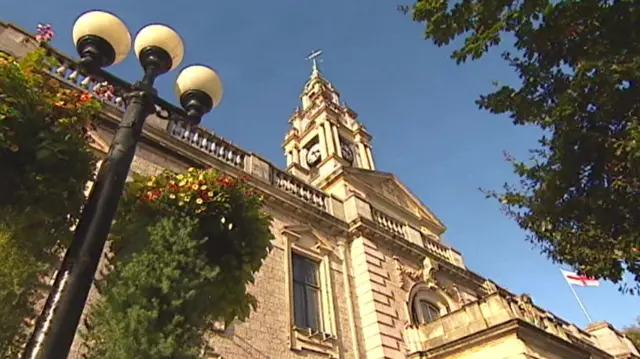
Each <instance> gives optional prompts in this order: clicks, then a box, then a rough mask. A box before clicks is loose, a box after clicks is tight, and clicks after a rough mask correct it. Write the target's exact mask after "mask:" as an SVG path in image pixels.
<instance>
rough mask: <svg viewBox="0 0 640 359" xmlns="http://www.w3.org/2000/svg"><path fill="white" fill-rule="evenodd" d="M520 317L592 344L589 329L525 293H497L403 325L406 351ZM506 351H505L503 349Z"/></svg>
mask: <svg viewBox="0 0 640 359" xmlns="http://www.w3.org/2000/svg"><path fill="white" fill-rule="evenodd" d="M513 319H521V320H523V321H526V322H528V323H530V324H532V325H534V326H536V327H538V328H539V329H540V331H541V334H542V332H546V333H547V334H551V335H554V336H556V337H559V338H562V339H564V340H566V341H568V342H570V343H575V344H576V345H581V346H585V345H586V346H595V345H596V343H595V341H594V339H593V337H591V335H590V334H589V333H586V332H584V331H582V330H580V329H578V328H577V327H576V326H575V325H573V324H570V323H568V322H566V321H564V320H562V319H561V318H559V317H557V316H555V315H554V314H552V313H550V312H548V311H546V310H544V309H542V308H540V307H538V306H536V305H534V304H533V302H532V301H531V298H530V297H529V296H527V295H519V296H517V295H514V294H511V293H508V292H506V291H503V290H500V291H499V292H497V293H494V294H491V295H488V296H486V297H484V298H481V299H479V300H476V301H474V302H471V303H467V304H466V305H464V306H462V308H460V309H458V310H456V311H453V312H451V313H449V314H447V315H444V316H442V317H440V318H438V319H437V320H434V321H432V322H430V323H426V324H421V325H411V326H408V327H407V328H405V330H404V333H403V337H404V340H405V343H406V345H407V350H408V352H409V353H418V352H426V351H430V352H433V351H434V350H436V349H442V348H443V347H445V346H446V344H448V343H452V342H454V341H456V340H459V339H461V338H463V337H466V336H468V335H471V334H474V333H477V332H480V331H483V330H486V329H489V328H492V327H496V326H498V325H500V324H504V323H506V322H508V321H510V320H513ZM505 354H507V353H505Z"/></svg>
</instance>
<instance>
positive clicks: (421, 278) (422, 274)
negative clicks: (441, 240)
mask: <svg viewBox="0 0 640 359" xmlns="http://www.w3.org/2000/svg"><path fill="white" fill-rule="evenodd" d="M393 260H394V262H395V268H396V274H397V276H398V285H399V286H400V288H402V289H405V290H406V289H409V288H411V286H413V284H415V283H425V284H426V285H427V287H429V288H430V289H433V290H440V291H442V292H444V293H446V294H447V295H448V296H449V297H450V298H451V299H453V300H455V301H456V302H458V303H462V302H463V297H462V295H461V293H460V289H459V288H458V286H457V285H455V284H451V285H450V286H446V285H444V284H443V283H442V282H440V281H438V279H437V278H436V272H437V271H438V268H439V266H438V263H437V262H435V261H433V260H431V258H429V257H426V258H425V259H424V261H423V262H422V265H423V268H422V270H414V269H411V268H407V267H405V266H404V265H402V263H400V259H399V258H398V257H396V256H394V257H393ZM407 284H409V285H407Z"/></svg>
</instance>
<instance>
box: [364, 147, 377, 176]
mask: <svg viewBox="0 0 640 359" xmlns="http://www.w3.org/2000/svg"><path fill="white" fill-rule="evenodd" d="M366 149H367V157H368V158H369V166H370V168H369V169H370V170H372V171H374V170H375V169H376V165H375V163H374V162H373V155H372V154H371V146H370V145H367V146H366Z"/></svg>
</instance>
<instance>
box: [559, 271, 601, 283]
mask: <svg viewBox="0 0 640 359" xmlns="http://www.w3.org/2000/svg"><path fill="white" fill-rule="evenodd" d="M560 270H561V271H562V275H563V276H564V279H566V280H567V283H569V284H573V285H577V286H580V287H598V286H600V282H598V280H597V279H595V278H590V277H587V276H584V275H580V274H578V273H575V272H569V271H566V270H564V269H560Z"/></svg>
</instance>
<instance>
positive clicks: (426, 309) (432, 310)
mask: <svg viewBox="0 0 640 359" xmlns="http://www.w3.org/2000/svg"><path fill="white" fill-rule="evenodd" d="M411 317H412V318H411V319H412V321H413V323H414V324H425V323H430V322H432V321H434V320H436V319H438V318H439V317H440V308H438V306H436V305H435V304H433V303H431V302H429V301H427V300H425V299H421V298H416V299H415V300H414V301H413V308H411Z"/></svg>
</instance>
